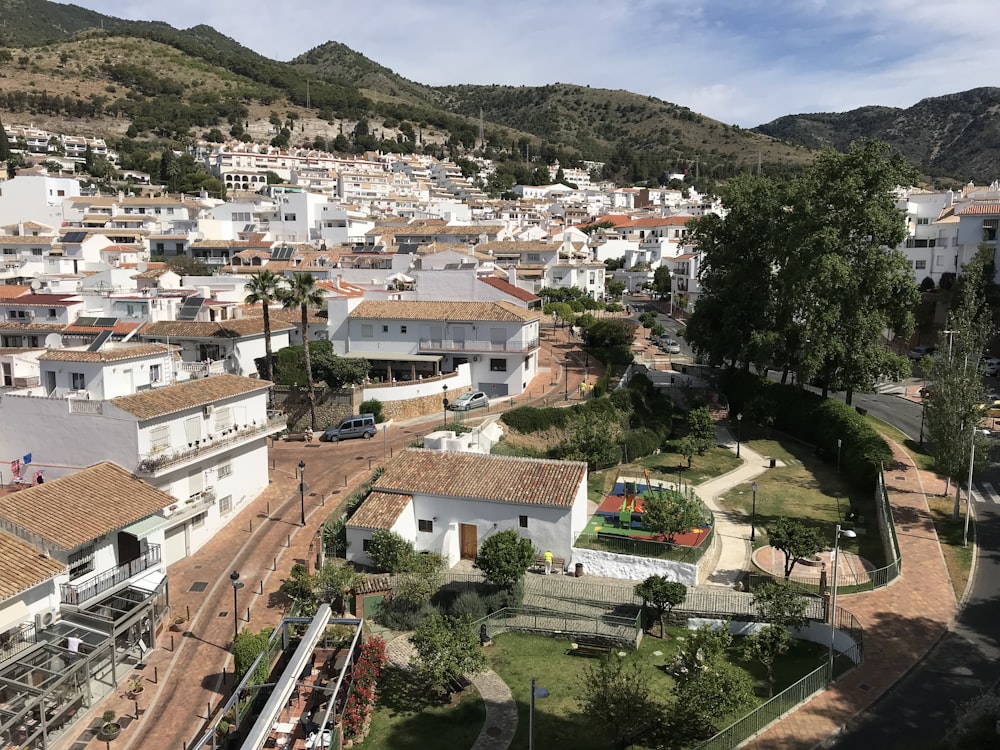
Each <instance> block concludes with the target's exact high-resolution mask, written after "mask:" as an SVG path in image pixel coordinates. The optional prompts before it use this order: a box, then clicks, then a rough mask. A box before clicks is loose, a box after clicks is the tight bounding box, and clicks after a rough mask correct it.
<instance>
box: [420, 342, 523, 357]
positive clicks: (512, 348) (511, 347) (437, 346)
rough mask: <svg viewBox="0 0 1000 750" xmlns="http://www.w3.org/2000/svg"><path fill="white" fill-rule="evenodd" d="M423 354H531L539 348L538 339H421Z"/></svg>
mask: <svg viewBox="0 0 1000 750" xmlns="http://www.w3.org/2000/svg"><path fill="white" fill-rule="evenodd" d="M419 348H420V351H422V352H472V353H474V354H475V353H477V352H483V353H489V352H500V353H504V354H507V353H517V352H530V351H532V350H533V349H537V348H538V339H532V340H530V341H500V342H496V341H475V340H473V341H469V340H467V339H420V344H419Z"/></svg>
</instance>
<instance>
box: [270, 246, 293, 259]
mask: <svg viewBox="0 0 1000 750" xmlns="http://www.w3.org/2000/svg"><path fill="white" fill-rule="evenodd" d="M293 252H294V249H293V248H290V247H276V248H274V249H273V250H272V251H271V260H291V258H292V253H293Z"/></svg>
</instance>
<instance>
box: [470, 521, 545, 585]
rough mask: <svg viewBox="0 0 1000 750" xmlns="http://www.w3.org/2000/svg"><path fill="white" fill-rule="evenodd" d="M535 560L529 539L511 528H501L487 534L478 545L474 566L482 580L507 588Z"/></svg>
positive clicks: (517, 579) (518, 579)
mask: <svg viewBox="0 0 1000 750" xmlns="http://www.w3.org/2000/svg"><path fill="white" fill-rule="evenodd" d="M534 562H535V548H534V547H533V546H532V544H531V540H530V539H526V538H524V537H523V536H521V535H520V534H518V533H517V532H516V531H515V530H514V529H505V530H504V531H500V532H497V533H496V534H493V535H492V536H489V537H487V538H486V539H485V540H484V541H483V543H482V545H481V546H480V547H479V553H478V554H477V555H476V561H475V566H476V567H477V568H479V569H480V570H481V571H483V574H484V575H485V576H486V580H488V581H489V582H490V583H493V584H496V585H497V586H499V587H501V588H504V589H511V588H513V587H514V585H515V584H516V583H517V582H518V581H520V580H521V579H522V578H524V574H525V573H526V572H527V570H528V568H530V567H531V566H532V565H533V564H534Z"/></svg>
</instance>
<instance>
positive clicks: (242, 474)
mask: <svg viewBox="0 0 1000 750" xmlns="http://www.w3.org/2000/svg"><path fill="white" fill-rule="evenodd" d="M176 357H177V347H174V346H166V345H164V344H155V343H148V344H120V345H114V346H109V345H105V347H104V348H102V349H100V350H98V351H83V350H78V349H57V350H50V351H47V352H46V353H44V354H42V355H41V356H40V357H39V358H38V364H39V366H40V375H39V382H40V385H38V386H35V387H31V388H21V389H13V390H9V391H6V392H4V393H3V394H2V397H0V421H2V423H3V424H5V425H10V426H11V429H5V430H3V431H2V433H0V457H2V458H3V460H4V461H17V460H19V459H20V460H21V461H23V457H24V456H27V455H28V454H30V455H31V461H30V463H29V464H27V465H24V466H23V469H22V471H21V472H20V474H21V483H23V484H31V483H32V482H34V481H36V478H37V476H38V474H36V472H41V476H42V477H43V478H44V480H46V481H48V480H49V479H53V478H55V477H58V476H63V475H67V474H72V473H75V472H77V471H80V470H81V469H83V468H84V467H86V466H90V465H92V464H95V463H99V462H101V461H113V462H114V463H116V464H118V465H119V466H122V467H123V468H125V469H126V470H127V471H129V472H130V473H133V474H136V475H137V476H140V477H142V478H144V479H146V480H147V481H148V482H149V483H150V484H151V485H153V486H154V487H156V488H158V489H160V490H162V491H164V492H166V493H168V494H170V495H172V496H173V497H174V498H175V500H176V502H175V504H174V507H173V508H172V509H170V512H171V513H172V515H171V526H170V528H169V529H168V530H167V532H166V536H167V538H166V541H165V551H164V559H165V561H166V562H167V564H169V563H172V562H175V561H177V560H179V559H181V558H183V557H185V556H186V555H188V554H190V553H191V552H193V551H195V550H197V549H198V548H199V547H200V546H201V545H202V544H204V543H205V542H206V541H208V539H210V538H211V537H212V535H213V534H214V533H215V531H216V530H217V529H219V528H221V527H222V526H223V525H224V524H225V523H226V522H227V521H228V520H229V518H230V517H231V516H232V514H233V512H234V511H236V510H237V509H239V508H240V507H241V506H242V505H243V504H244V503H245V502H247V501H248V500H252V499H253V498H254V497H256V496H257V495H258V494H259V493H260V492H261V491H263V489H264V488H265V487H267V484H268V475H267V438H268V436H269V435H272V434H274V433H276V432H280V431H281V430H282V429H284V427H285V419H284V417H283V416H281V415H271V414H269V413H268V410H267V392H268V389H269V388H270V386H271V383H270V382H268V381H264V380H258V379H254V378H245V377H240V376H237V375H216V376H212V377H207V378H199V379H197V380H185V381H182V382H179V381H178V380H177V378H176V375H177V372H176V370H175V365H176Z"/></svg>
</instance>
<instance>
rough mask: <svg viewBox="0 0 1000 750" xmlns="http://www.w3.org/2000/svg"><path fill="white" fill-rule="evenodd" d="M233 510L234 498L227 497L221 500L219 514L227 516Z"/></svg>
mask: <svg viewBox="0 0 1000 750" xmlns="http://www.w3.org/2000/svg"><path fill="white" fill-rule="evenodd" d="M232 509H233V496H232V495H226V496H225V497H223V498H219V514H220V515H223V516H224V515H226V513H228V512H229V511H231V510H232Z"/></svg>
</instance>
